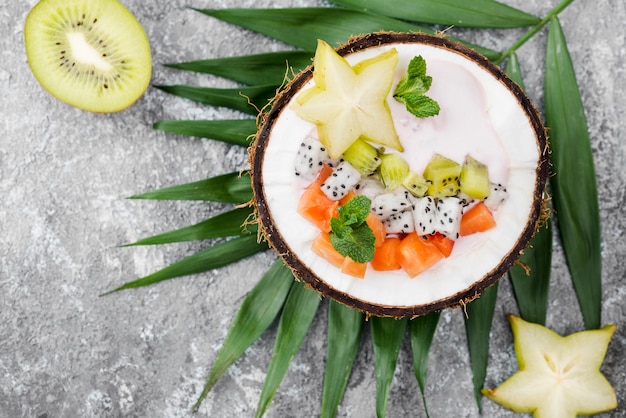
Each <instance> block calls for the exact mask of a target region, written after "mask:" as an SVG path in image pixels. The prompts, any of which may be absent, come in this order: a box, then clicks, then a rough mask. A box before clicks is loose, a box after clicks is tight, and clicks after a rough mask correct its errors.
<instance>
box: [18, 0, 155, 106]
mask: <svg viewBox="0 0 626 418" xmlns="http://www.w3.org/2000/svg"><path fill="white" fill-rule="evenodd" d="M24 43H25V46H26V56H27V58H28V63H29V65H30V67H31V70H32V71H33V74H34V75H35V78H36V79H37V81H39V83H40V84H41V85H42V86H43V87H44V88H45V89H46V90H47V91H48V92H49V93H50V94H52V95H53V96H54V97H56V98H57V99H59V100H61V101H63V102H66V103H68V104H70V105H72V106H76V107H78V108H81V109H84V110H88V111H91V112H97V113H108V112H116V111H119V110H123V109H125V108H127V107H128V106H130V105H131V104H133V103H134V102H135V101H136V100H137V99H139V97H141V95H142V94H143V93H144V92H145V91H146V89H147V88H148V84H149V82H150V77H151V74H152V58H151V54H150V44H149V42H148V37H147V36H146V32H145V31H144V29H143V27H142V26H141V24H140V23H139V22H138V21H137V19H136V18H135V16H133V14H132V13H131V12H130V11H129V10H128V9H127V8H126V7H124V5H122V4H121V3H120V2H119V1H117V0H82V1H72V2H68V1H66V0H41V1H40V2H39V3H37V5H36V6H35V7H34V8H33V9H32V10H31V11H30V13H29V14H28V17H27V18H26V23H25V26H24Z"/></svg>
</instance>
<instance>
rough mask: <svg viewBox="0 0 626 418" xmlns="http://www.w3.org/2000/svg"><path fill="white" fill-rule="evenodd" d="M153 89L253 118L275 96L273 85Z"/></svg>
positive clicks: (159, 87)
mask: <svg viewBox="0 0 626 418" xmlns="http://www.w3.org/2000/svg"><path fill="white" fill-rule="evenodd" d="M154 87H156V88H158V89H159V90H163V91H164V92H166V93H169V94H173V95H174V96H179V97H183V98H185V99H189V100H193V101H196V102H199V103H203V104H206V105H211V106H218V107H219V106H221V107H228V108H230V109H235V110H239V111H240V112H244V113H247V114H249V115H254V116H256V115H257V114H258V113H259V109H262V108H263V107H264V106H265V105H267V104H268V103H269V101H270V99H272V98H273V97H274V96H275V95H276V86H275V85H269V86H253V87H238V88H231V89H222V88H214V87H197V86H186V85H175V86H154Z"/></svg>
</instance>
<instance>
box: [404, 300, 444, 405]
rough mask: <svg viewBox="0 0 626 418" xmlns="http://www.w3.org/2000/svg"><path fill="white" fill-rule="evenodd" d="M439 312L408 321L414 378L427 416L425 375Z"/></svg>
mask: <svg viewBox="0 0 626 418" xmlns="http://www.w3.org/2000/svg"><path fill="white" fill-rule="evenodd" d="M440 316H441V312H433V313H430V314H428V315H423V316H420V317H417V318H414V319H412V320H411V321H410V322H409V332H410V336H411V353H412V355H413V371H414V373H415V379H416V380H417V384H418V385H419V387H420V392H421V394H422V403H423V404H424V410H425V411H426V416H427V417H429V416H430V415H429V414H428V407H427V405H426V395H425V391H426V375H427V372H428V354H429V351H430V345H431V344H432V342H433V337H434V336H435V331H436V330H437V324H438V323H439V317H440Z"/></svg>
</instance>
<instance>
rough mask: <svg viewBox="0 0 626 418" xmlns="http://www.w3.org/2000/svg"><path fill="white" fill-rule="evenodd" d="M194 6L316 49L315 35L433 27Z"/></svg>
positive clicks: (311, 10)
mask: <svg viewBox="0 0 626 418" xmlns="http://www.w3.org/2000/svg"><path fill="white" fill-rule="evenodd" d="M196 10H198V11H199V12H201V13H204V14H206V15H209V16H212V17H215V18H217V19H220V20H223V21H224V22H228V23H232V24H234V25H237V26H241V27H244V28H246V29H250V30H253V31H255V32H258V33H262V34H264V35H266V36H269V37H271V38H274V39H278V40H280V41H282V42H285V43H288V44H290V45H293V46H296V47H298V48H302V49H307V50H314V49H315V47H316V45H317V39H323V40H325V41H326V42H328V43H329V44H330V45H333V46H335V45H338V44H340V43H345V42H346V41H347V40H348V39H349V38H350V37H351V36H356V35H361V34H365V33H370V32H377V31H380V30H388V31H397V32H425V33H434V31H433V30H432V29H428V28H424V27H421V26H417V25H415V24H412V23H408V22H404V21H401V20H397V19H393V18H390V17H386V16H381V15H375V14H371V13H365V12H361V11H358V10H351V9H344V8H339V7H303V8H292V9H219V10H212V9H196ZM468 45H469V44H468ZM469 46H471V47H472V48H474V49H476V50H477V51H478V52H480V53H482V54H483V55H485V56H487V57H488V58H489V59H496V58H498V57H499V56H500V54H498V53H496V52H495V51H492V50H489V49H487V48H483V47H479V46H477V45H469Z"/></svg>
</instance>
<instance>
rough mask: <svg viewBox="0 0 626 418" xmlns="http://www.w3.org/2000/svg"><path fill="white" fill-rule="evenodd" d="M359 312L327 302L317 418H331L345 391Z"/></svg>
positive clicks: (360, 327)
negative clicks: (325, 342) (320, 405)
mask: <svg viewBox="0 0 626 418" xmlns="http://www.w3.org/2000/svg"><path fill="white" fill-rule="evenodd" d="M363 319H364V315H363V313H361V312H359V311H356V310H354V309H351V308H349V307H347V306H345V305H342V304H341V303H338V302H335V301H333V300H331V301H330V307H329V310H328V348H327V351H326V369H325V371H324V389H323V391H322V409H321V412H320V417H334V416H335V414H336V413H337V407H338V406H339V403H340V402H341V398H342V397H343V394H344V392H345V390H346V385H347V384H348V379H349V377H350V372H351V371H352V366H353V365H354V359H355V358H356V355H357V353H358V351H359V346H360V344H361V333H362V330H363V324H364V323H365V321H364V320H363Z"/></svg>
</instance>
